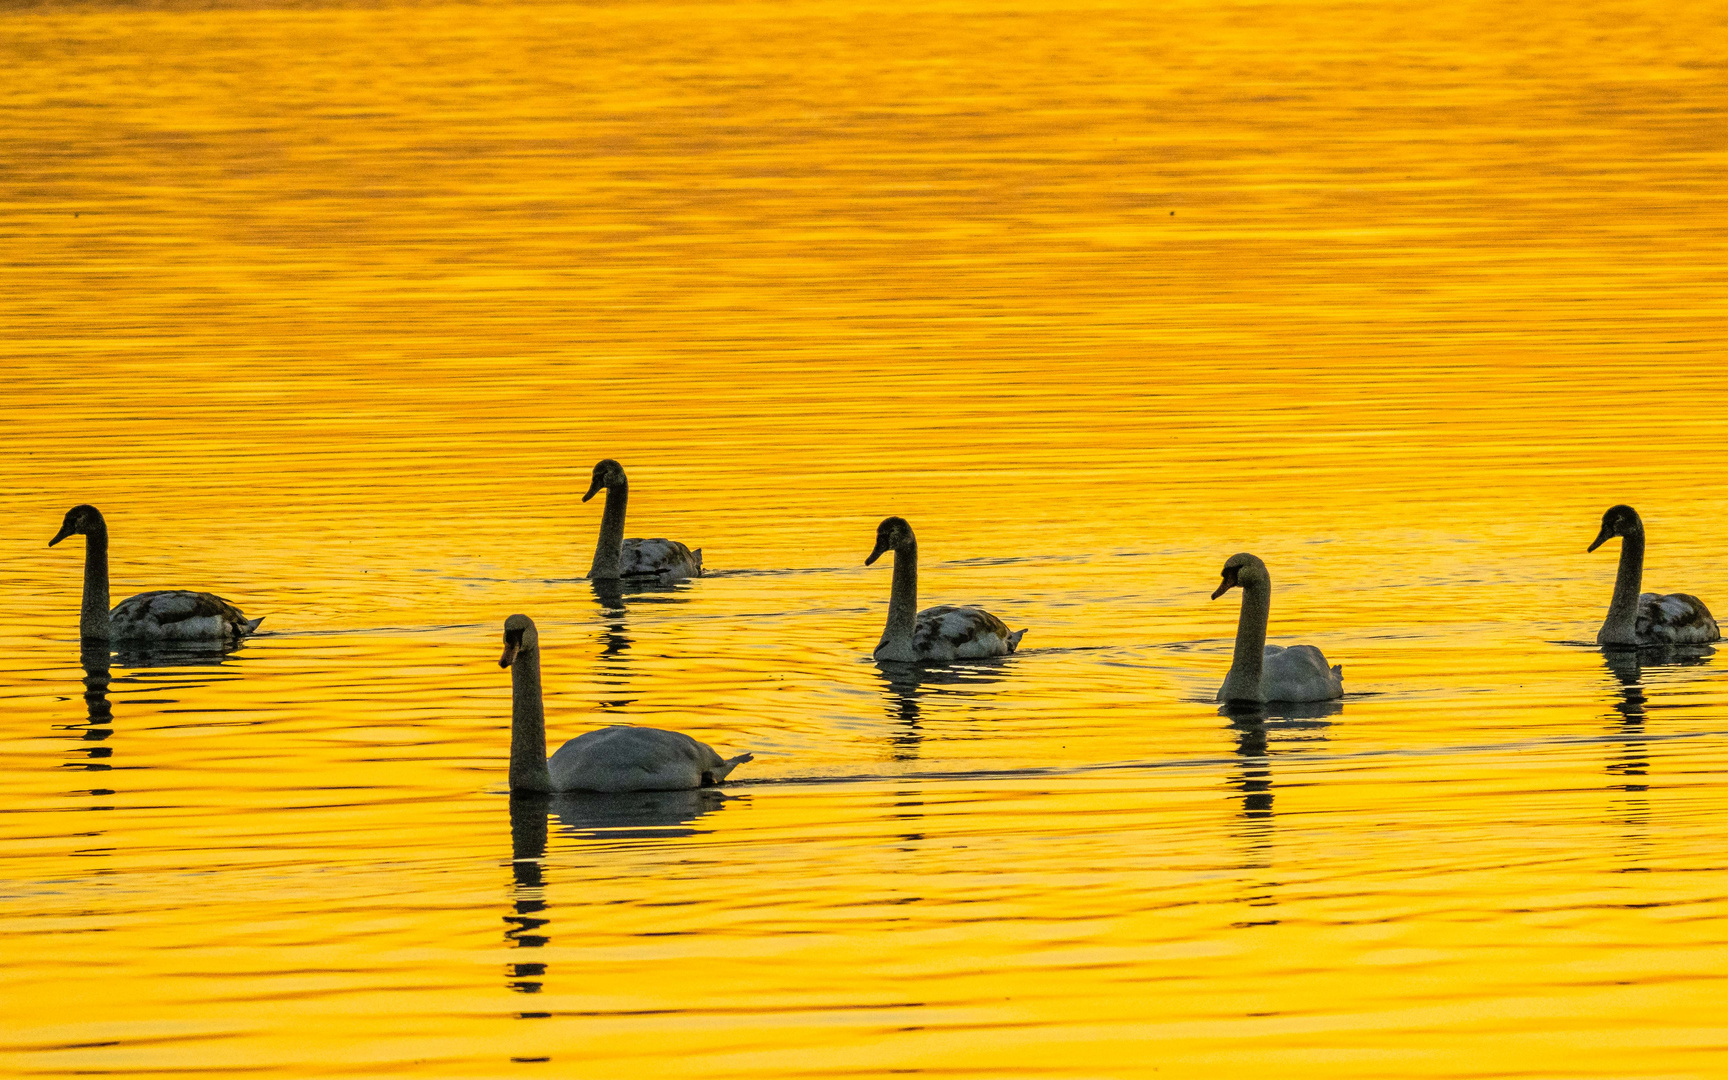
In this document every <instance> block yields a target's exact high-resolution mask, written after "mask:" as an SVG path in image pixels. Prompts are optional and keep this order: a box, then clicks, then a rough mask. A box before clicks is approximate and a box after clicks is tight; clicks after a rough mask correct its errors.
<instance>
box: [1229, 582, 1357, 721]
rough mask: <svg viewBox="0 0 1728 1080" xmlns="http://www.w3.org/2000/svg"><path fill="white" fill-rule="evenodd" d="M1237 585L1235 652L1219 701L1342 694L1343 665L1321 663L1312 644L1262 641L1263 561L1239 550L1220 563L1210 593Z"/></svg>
mask: <svg viewBox="0 0 1728 1080" xmlns="http://www.w3.org/2000/svg"><path fill="white" fill-rule="evenodd" d="M1238 585H1240V586H1241V587H1242V613H1241V615H1240V616H1239V617H1238V618H1237V621H1236V655H1235V657H1234V658H1233V659H1232V660H1231V661H1230V674H1228V675H1226V676H1225V677H1224V685H1223V686H1221V687H1219V688H1218V700H1219V701H1254V702H1267V701H1290V702H1302V701H1330V700H1331V699H1333V698H1339V697H1343V696H1344V667H1343V665H1341V664H1339V665H1333V666H1331V667H1328V666H1327V665H1326V657H1325V654H1323V653H1322V652H1321V651H1320V650H1319V649H1316V648H1315V647H1314V646H1312V645H1292V646H1290V647H1289V648H1287V649H1286V648H1281V647H1280V646H1277V645H1268V644H1266V622H1267V619H1268V618H1269V617H1270V615H1271V613H1272V575H1271V574H1270V573H1268V572H1267V571H1266V564H1265V563H1263V562H1261V561H1260V560H1259V559H1258V558H1256V557H1255V556H1253V555H1250V554H1248V553H1247V552H1243V553H1241V554H1239V555H1232V556H1230V558H1229V561H1227V562H1226V563H1225V564H1224V580H1223V582H1222V583H1221V584H1220V585H1219V586H1218V588H1217V590H1216V591H1214V592H1213V593H1212V599H1214V600H1216V599H1218V598H1219V597H1220V596H1223V595H1224V594H1225V593H1227V592H1229V591H1230V590H1231V589H1234V588H1236V587H1237V586H1238Z"/></svg>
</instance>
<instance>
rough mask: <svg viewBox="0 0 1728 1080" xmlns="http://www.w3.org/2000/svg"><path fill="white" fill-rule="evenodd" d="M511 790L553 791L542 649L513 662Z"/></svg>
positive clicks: (527, 652)
mask: <svg viewBox="0 0 1728 1080" xmlns="http://www.w3.org/2000/svg"><path fill="white" fill-rule="evenodd" d="M510 790H511V791H551V790H552V773H551V772H550V771H549V770H548V769H547V768H546V707H545V704H544V702H542V700H541V698H540V650H539V649H525V650H523V651H522V652H519V653H517V654H516V660H515V662H514V663H512V664H511V665H510Z"/></svg>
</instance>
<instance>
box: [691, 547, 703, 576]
mask: <svg viewBox="0 0 1728 1080" xmlns="http://www.w3.org/2000/svg"><path fill="white" fill-rule="evenodd" d="M690 564H691V566H693V567H694V568H695V570H696V576H697V577H701V576H702V549H701V548H697V549H696V550H695V551H692V552H691V553H690Z"/></svg>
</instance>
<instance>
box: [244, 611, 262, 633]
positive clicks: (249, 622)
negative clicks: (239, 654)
mask: <svg viewBox="0 0 1728 1080" xmlns="http://www.w3.org/2000/svg"><path fill="white" fill-rule="evenodd" d="M265 618H266V616H263V615H260V616H258V617H257V618H256V619H245V620H243V621H242V622H241V623H240V636H241V637H245V636H246V635H247V634H250V633H252V632H254V631H256V630H257V629H258V624H259V623H261V622H263V621H264V619H265Z"/></svg>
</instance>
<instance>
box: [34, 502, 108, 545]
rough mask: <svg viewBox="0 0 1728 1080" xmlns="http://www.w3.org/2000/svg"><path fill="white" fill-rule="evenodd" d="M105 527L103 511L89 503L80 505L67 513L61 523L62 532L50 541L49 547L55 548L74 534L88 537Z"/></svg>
mask: <svg viewBox="0 0 1728 1080" xmlns="http://www.w3.org/2000/svg"><path fill="white" fill-rule="evenodd" d="M103 527H105V526H104V522H103V521H102V511H100V510H98V509H96V508H95V507H94V506H91V505H90V504H89V503H79V504H78V505H77V506H74V507H73V508H72V509H70V510H68V511H66V518H65V520H63V521H61V522H60V531H59V532H57V533H55V534H54V539H52V540H50V541H48V546H49V547H53V546H54V545H55V544H58V543H59V542H60V541H62V540H64V539H66V538H67V537H68V536H71V535H72V534H73V533H80V534H83V535H86V536H87V535H89V534H90V533H92V532H94V531H95V530H96V529H98V528H103Z"/></svg>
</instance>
